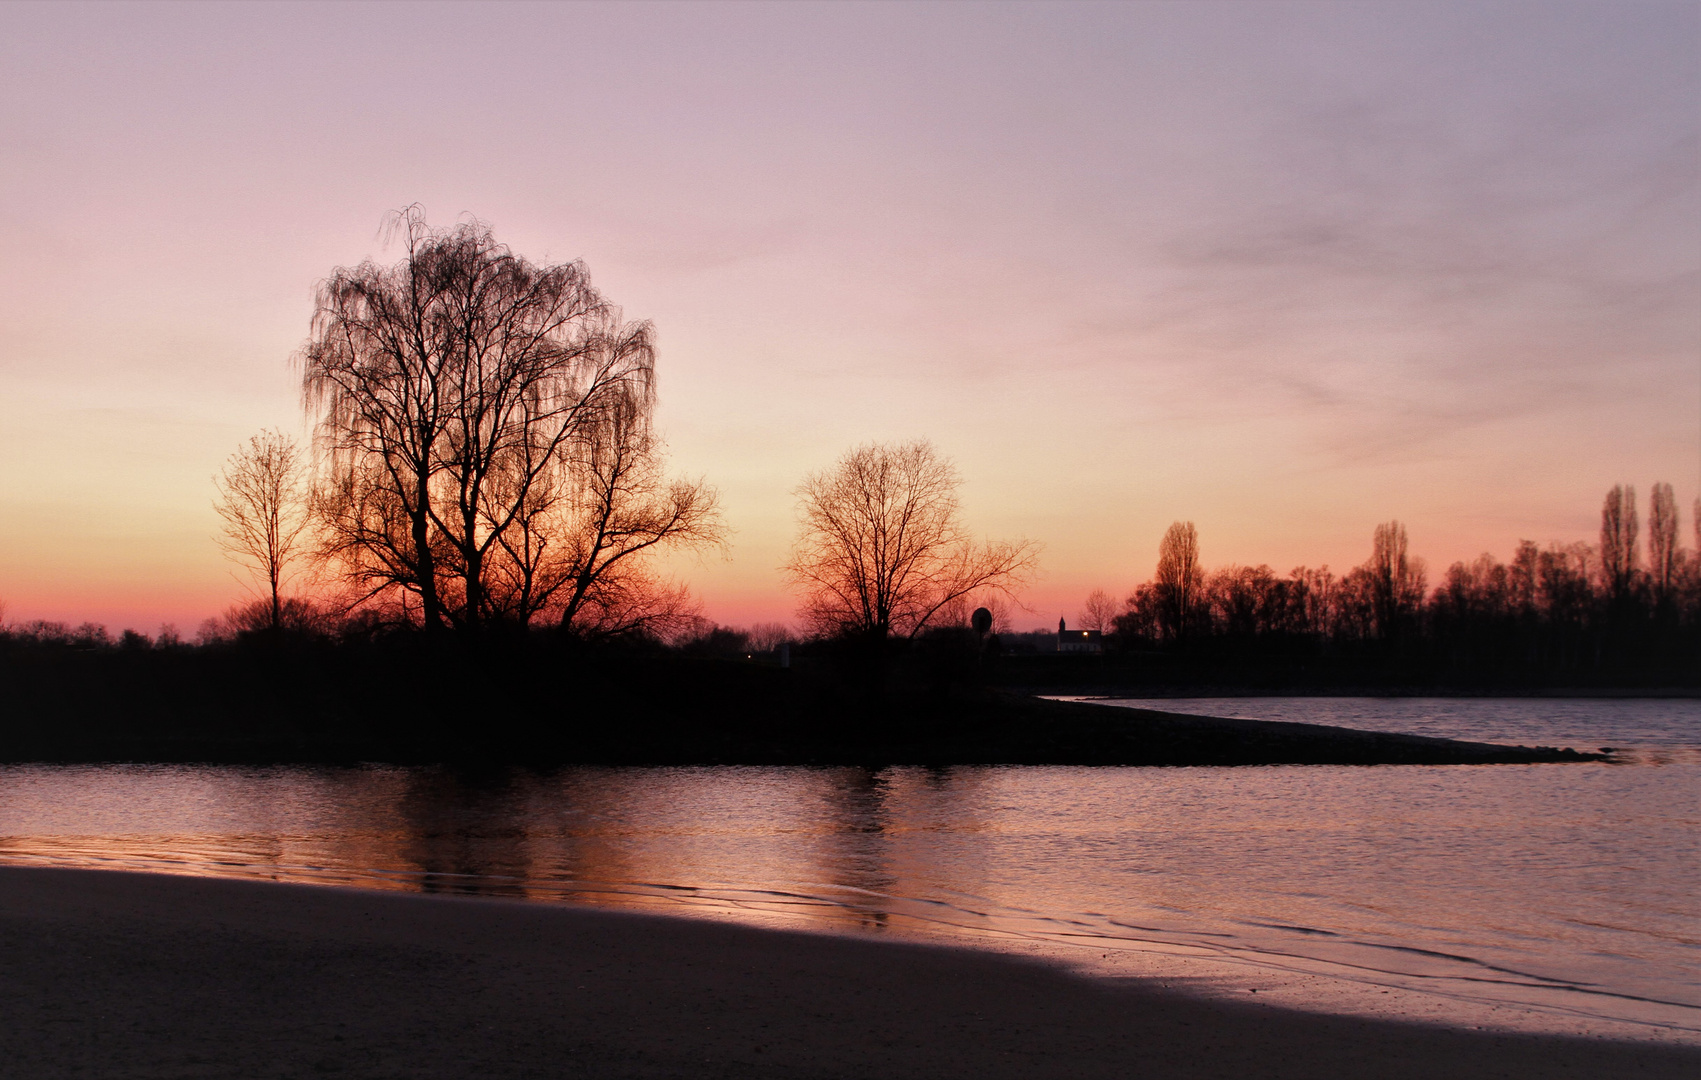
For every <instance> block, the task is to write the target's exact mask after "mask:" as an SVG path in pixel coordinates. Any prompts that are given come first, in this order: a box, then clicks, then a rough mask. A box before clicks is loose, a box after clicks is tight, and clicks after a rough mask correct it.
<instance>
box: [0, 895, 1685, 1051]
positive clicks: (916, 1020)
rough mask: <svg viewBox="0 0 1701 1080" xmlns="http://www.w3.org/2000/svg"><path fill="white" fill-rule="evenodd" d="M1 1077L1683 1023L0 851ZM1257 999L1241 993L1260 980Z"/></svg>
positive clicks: (1627, 1046) (1396, 1035) (1575, 1046)
mask: <svg viewBox="0 0 1701 1080" xmlns="http://www.w3.org/2000/svg"><path fill="white" fill-rule="evenodd" d="M0 949H3V950H4V955H5V956H6V973H7V979H6V987H5V992H4V993H0V1019H3V1021H4V1022H3V1023H0V1077H20V1078H21V1077H30V1078H32V1080H54V1078H58V1077H73V1076H109V1077H117V1076H126V1077H131V1076H133V1077H141V1076H243V1077H286V1076H308V1075H347V1076H362V1077H374V1078H377V1077H403V1076H406V1077H422V1078H423V1077H446V1078H447V1077H455V1078H462V1077H473V1076H501V1077H513V1078H523V1077H561V1076H584V1077H599V1078H611V1080H613V1078H624V1077H634V1078H635V1077H703V1076H709V1077H752V1078H755V1077H762V1078H769V1077H772V1078H776V1080H778V1078H802V1077H811V1078H822V1080H825V1078H833V1077H875V1076H877V1077H888V1078H893V1080H901V1078H905V1077H942V1078H954V1077H964V1078H967V1077H977V1078H978V1077H1035V1078H1039V1077H1060V1078H1061V1077H1069V1078H1072V1080H1073V1078H1090V1077H1128V1076H1143V1077H1153V1078H1161V1080H1189V1078H1195V1077H1198V1078H1203V1077H1228V1076H1235V1077H1250V1078H1260V1080H1263V1078H1270V1080H1275V1078H1285V1077H1292V1078H1296V1080H1297V1078H1302V1077H1306V1078H1309V1077H1318V1076H1377V1077H1388V1078H1402V1077H1410V1078H1414V1080H1415V1078H1419V1077H1422V1078H1428V1077H1436V1076H1446V1077H1458V1078H1478V1077H1480V1078H1485V1080H1486V1078H1488V1077H1501V1076H1560V1075H1564V1076H1575V1077H1589V1078H1592V1077H1601V1078H1607V1077H1621V1076H1644V1077H1658V1078H1663V1077H1680V1076H1691V1075H1694V1073H1695V1070H1696V1069H1697V1068H1698V1067H1701V1053H1698V1052H1697V1051H1696V1050H1695V1049H1694V1048H1692V1047H1685V1046H1676V1045H1661V1044H1656V1043H1647V1042H1629V1041H1615V1040H1611V1039H1603V1038H1598V1037H1596V1038H1581V1037H1568V1036H1560V1035H1533V1034H1512V1033H1506V1032H1494V1031H1482V1030H1460V1029H1456V1028H1446V1027H1440V1026H1431V1025H1425V1024H1418V1023H1409V1022H1402V1021H1399V1020H1389V1019H1364V1018H1358V1017H1349V1016H1330V1015H1319V1014H1312V1013H1305V1012H1299V1011H1294V1010H1291V1009H1285V1008H1281V1007H1276V1006H1271V1005H1268V1004H1262V1003H1254V1002H1253V1001H1251V1000H1246V1001H1238V1000H1223V999H1221V998H1210V997H1203V996H1196V995H1193V994H1190V993H1187V992H1185V991H1184V990H1177V989H1173V988H1167V987H1165V986H1163V985H1159V984H1158V982H1157V981H1156V980H1153V979H1145V978H1127V977H1123V978H1114V979H1112V978H1099V979H1094V978H1087V977H1083V976H1077V975H1072V974H1070V973H1068V972H1067V971H1065V970H1062V969H1060V968H1057V967H1053V966H1050V965H1047V964H1043V963H1040V962H1036V961H1032V960H1023V959H1017V958H1012V957H1008V956H1000V955H996V954H991V953H979V952H973V951H969V950H962V949H949V948H940V947H936V946H924V945H913V944H901V943H897V942H892V941H885V940H878V939H874V938H866V937H857V938H852V937H839V936H830V935H821V934H802V933H786V932H778V931H772V930H759V929H752V928H749V927H742V926H733V925H727V924H724V923H717V922H707V921H699V920H690V919H671V918H657V917H653V916H646V915H637V914H629V913H623V912H610V911H601V910H596V909H592V908H585V907H573V906H567V905H552V904H528V903H524V902H519V901H504V900H486V899H470V898H450V897H432V896H420V895H409V894H397V893H381V892H362V891H357V890H349V889H330V888H316V887H308V886H290V885H276V884H262V883H250V882H236V881H219V880H209V879H197V878H178V877H165V876H154V875H145V874H125V873H114V872H110V871H83V870H51V869H16V868H0ZM1246 996H1247V997H1248V998H1250V997H1251V995H1246Z"/></svg>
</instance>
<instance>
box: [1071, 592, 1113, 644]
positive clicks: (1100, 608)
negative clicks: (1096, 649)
mask: <svg viewBox="0 0 1701 1080" xmlns="http://www.w3.org/2000/svg"><path fill="white" fill-rule="evenodd" d="M1116 614H1117V612H1116V601H1115V600H1112V599H1111V598H1110V594H1109V593H1107V592H1105V591H1104V590H1103V589H1094V590H1093V591H1092V592H1090V593H1088V594H1087V603H1086V606H1085V607H1083V608H1082V609H1081V615H1080V620H1079V621H1080V623H1081V629H1083V630H1097V631H1099V632H1100V633H1101V634H1108V633H1110V632H1111V631H1112V630H1114V629H1115V628H1116Z"/></svg>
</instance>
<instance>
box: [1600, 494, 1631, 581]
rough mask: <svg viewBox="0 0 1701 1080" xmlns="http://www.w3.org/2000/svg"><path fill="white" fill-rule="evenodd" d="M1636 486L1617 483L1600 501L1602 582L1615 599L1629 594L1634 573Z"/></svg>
mask: <svg viewBox="0 0 1701 1080" xmlns="http://www.w3.org/2000/svg"><path fill="white" fill-rule="evenodd" d="M1638 529H1639V525H1638V522H1637V520H1636V489H1635V488H1633V487H1631V486H1629V485H1628V484H1616V485H1614V486H1613V488H1612V490H1611V491H1609V492H1607V494H1606V499H1605V500H1604V501H1603V502H1602V503H1601V550H1600V558H1601V584H1602V586H1603V587H1604V588H1605V589H1606V590H1607V592H1608V594H1609V595H1610V596H1611V597H1612V599H1613V600H1615V601H1623V600H1624V598H1625V597H1626V596H1628V595H1629V593H1630V586H1631V583H1632V582H1633V581H1634V580H1635V575H1636V561H1637V560H1636V533H1637V531H1638Z"/></svg>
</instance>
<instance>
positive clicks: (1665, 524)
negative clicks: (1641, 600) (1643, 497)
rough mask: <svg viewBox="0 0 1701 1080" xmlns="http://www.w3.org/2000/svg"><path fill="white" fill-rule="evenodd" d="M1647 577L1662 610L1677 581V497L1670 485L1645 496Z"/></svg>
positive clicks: (1665, 485)
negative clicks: (1646, 502) (1646, 497)
mask: <svg viewBox="0 0 1701 1080" xmlns="http://www.w3.org/2000/svg"><path fill="white" fill-rule="evenodd" d="M1648 576H1649V578H1650V579H1651V581H1652V584H1653V586H1654V596H1655V599H1656V600H1657V601H1658V603H1659V604H1660V606H1661V607H1664V606H1665V605H1666V604H1668V603H1670V601H1671V595H1672V587H1673V585H1675V584H1676V581H1677V496H1676V495H1674V494H1672V490H1671V485H1670V484H1655V485H1654V490H1653V491H1652V492H1651V493H1650V495H1649V497H1648Z"/></svg>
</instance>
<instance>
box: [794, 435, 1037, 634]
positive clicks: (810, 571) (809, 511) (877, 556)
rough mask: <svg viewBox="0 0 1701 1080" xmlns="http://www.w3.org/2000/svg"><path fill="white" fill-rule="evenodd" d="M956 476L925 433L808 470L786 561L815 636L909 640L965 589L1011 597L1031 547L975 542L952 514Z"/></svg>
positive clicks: (1032, 557) (1030, 562)
mask: <svg viewBox="0 0 1701 1080" xmlns="http://www.w3.org/2000/svg"><path fill="white" fill-rule="evenodd" d="M961 482H962V481H961V479H960V478H959V477H958V475H957V470H956V469H955V468H954V467H952V465H951V463H950V462H949V461H947V460H946V459H944V458H942V457H940V456H939V454H938V453H937V452H936V451H935V450H934V448H933V446H932V444H931V443H928V442H926V441H925V440H917V441H915V442H908V443H900V444H895V445H893V444H884V443H868V444H866V445H864V446H859V447H857V448H856V449H855V450H852V451H850V452H849V453H848V454H846V455H845V456H844V457H843V458H841V459H840V460H839V463H838V464H837V465H835V466H834V467H833V468H831V469H827V470H825V471H823V472H818V473H813V474H811V475H809V476H808V477H806V478H805V479H804V481H803V484H802V485H801V486H800V487H799V488H798V489H797V493H796V494H797V496H798V499H799V503H800V506H799V509H800V516H801V518H802V523H801V526H802V527H801V531H800V533H799V536H798V539H797V543H796V545H795V546H794V547H793V549H792V556H791V559H790V561H789V562H788V563H787V564H786V571H787V573H788V574H789V576H790V578H791V580H792V582H793V583H794V584H795V585H796V586H797V587H798V588H800V589H801V590H802V592H803V600H804V604H803V617H804V619H805V621H807V622H808V624H809V625H810V626H811V627H813V628H814V629H815V630H816V631H817V632H819V633H823V634H834V635H845V636H857V637H867V638H872V639H877V640H883V639H885V638H887V637H889V636H892V635H899V636H903V637H914V636H915V635H917V634H919V633H920V632H921V631H922V630H923V629H924V628H925V627H927V626H928V624H929V623H930V622H932V621H933V620H934V618H935V617H936V616H937V615H939V614H940V613H941V611H943V610H944V609H945V608H947V606H949V605H951V604H952V603H953V602H955V601H958V600H961V599H964V598H967V597H968V596H969V595H970V594H973V593H1003V594H1007V595H1009V594H1013V592H1014V590H1015V589H1017V588H1019V587H1020V586H1021V585H1022V584H1023V583H1024V582H1025V581H1026V580H1027V578H1028V577H1029V575H1030V574H1031V573H1032V571H1033V569H1034V567H1035V565H1036V562H1037V557H1038V549H1037V547H1036V545H1034V544H1031V543H1029V542H1027V541H1014V542H992V541H989V542H987V543H984V544H977V543H976V542H975V541H974V539H973V538H972V537H971V536H969V534H968V533H967V531H966V530H965V529H964V528H963V525H962V522H961V520H960V515H959V507H958V502H957V487H958V485H959V484H961Z"/></svg>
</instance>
